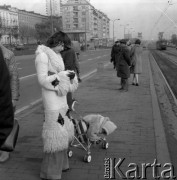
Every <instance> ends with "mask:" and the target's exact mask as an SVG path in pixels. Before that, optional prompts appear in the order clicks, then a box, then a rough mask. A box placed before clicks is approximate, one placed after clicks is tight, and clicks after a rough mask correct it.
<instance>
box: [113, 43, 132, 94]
mask: <svg viewBox="0 0 177 180" xmlns="http://www.w3.org/2000/svg"><path fill="white" fill-rule="evenodd" d="M126 43H127V40H126V39H121V40H120V45H119V47H117V48H115V49H114V52H115V65H116V70H117V77H120V78H121V88H120V89H119V90H121V91H122V92H126V91H128V78H129V77H130V68H129V67H130V64H131V59H130V51H129V49H128V48H127V46H126Z"/></svg>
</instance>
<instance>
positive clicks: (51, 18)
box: [50, 0, 54, 34]
mask: <svg viewBox="0 0 177 180" xmlns="http://www.w3.org/2000/svg"><path fill="white" fill-rule="evenodd" d="M51 1H52V0H50V20H51V34H53V33H54V31H53V17H52V16H53V14H52V2H51Z"/></svg>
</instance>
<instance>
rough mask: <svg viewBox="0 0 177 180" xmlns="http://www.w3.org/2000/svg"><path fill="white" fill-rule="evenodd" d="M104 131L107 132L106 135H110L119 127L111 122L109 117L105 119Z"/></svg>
mask: <svg viewBox="0 0 177 180" xmlns="http://www.w3.org/2000/svg"><path fill="white" fill-rule="evenodd" d="M102 129H104V130H105V131H106V135H109V134H111V133H113V132H114V131H115V130H116V129H117V126H116V125H115V124H114V123H113V122H112V121H110V119H109V118H108V117H104V121H103V123H102Z"/></svg>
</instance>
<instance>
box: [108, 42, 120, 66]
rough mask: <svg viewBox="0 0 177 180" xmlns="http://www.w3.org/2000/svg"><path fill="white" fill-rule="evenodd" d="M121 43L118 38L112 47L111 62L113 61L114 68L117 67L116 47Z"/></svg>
mask: <svg viewBox="0 0 177 180" xmlns="http://www.w3.org/2000/svg"><path fill="white" fill-rule="evenodd" d="M119 45H120V41H119V40H117V41H115V43H114V45H113V46H112V49H111V60H110V62H111V63H113V68H114V69H115V68H116V63H115V51H114V49H117V48H118V46H119Z"/></svg>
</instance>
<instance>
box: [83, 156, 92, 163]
mask: <svg viewBox="0 0 177 180" xmlns="http://www.w3.org/2000/svg"><path fill="white" fill-rule="evenodd" d="M91 160H92V156H91V155H90V154H86V155H85V156H84V162H88V163H89V162H91Z"/></svg>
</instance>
